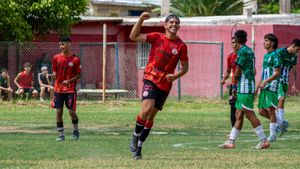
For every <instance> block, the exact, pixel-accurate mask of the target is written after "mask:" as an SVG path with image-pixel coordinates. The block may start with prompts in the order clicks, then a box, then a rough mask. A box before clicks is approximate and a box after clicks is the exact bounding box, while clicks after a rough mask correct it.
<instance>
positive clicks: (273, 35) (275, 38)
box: [264, 33, 278, 49]
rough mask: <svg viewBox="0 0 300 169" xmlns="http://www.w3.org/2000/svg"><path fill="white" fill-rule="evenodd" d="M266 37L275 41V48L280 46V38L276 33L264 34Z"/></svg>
mask: <svg viewBox="0 0 300 169" xmlns="http://www.w3.org/2000/svg"><path fill="white" fill-rule="evenodd" d="M264 39H268V40H269V41H271V42H274V44H273V48H274V49H277V48H278V38H277V36H276V35H275V34H273V33H268V34H266V35H265V36H264Z"/></svg>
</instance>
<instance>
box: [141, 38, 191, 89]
mask: <svg viewBox="0 0 300 169" xmlns="http://www.w3.org/2000/svg"><path fill="white" fill-rule="evenodd" d="M146 41H147V42H148V43H150V44H151V50H150V53H149V59H148V64H147V66H146V68H145V72H144V73H145V75H144V79H147V80H150V81H152V82H153V83H154V84H155V85H156V86H157V87H158V88H159V89H161V90H164V91H170V90H171V87H172V82H168V81H167V78H166V75H167V74H174V72H175V69H176V66H177V64H178V61H179V60H180V61H181V62H186V61H188V56H187V46H186V44H185V43H184V42H183V41H182V40H181V39H180V38H179V37H178V38H176V39H173V40H171V39H168V38H167V37H166V36H165V35H164V34H163V33H157V32H153V33H149V34H147V39H146Z"/></svg>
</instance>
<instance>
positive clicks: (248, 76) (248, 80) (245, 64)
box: [235, 45, 255, 94]
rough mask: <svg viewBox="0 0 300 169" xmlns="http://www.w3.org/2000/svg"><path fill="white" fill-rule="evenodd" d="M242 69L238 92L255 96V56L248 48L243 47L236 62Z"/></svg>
mask: <svg viewBox="0 0 300 169" xmlns="http://www.w3.org/2000/svg"><path fill="white" fill-rule="evenodd" d="M235 63H236V64H238V65H239V66H240V67H241V70H242V72H241V77H240V79H239V81H238V89H237V92H238V93H241V94H254V92H255V56H254V53H253V51H252V49H250V48H249V47H248V46H246V45H244V46H242V47H241V48H240V49H239V51H238V57H237V59H236V61H235Z"/></svg>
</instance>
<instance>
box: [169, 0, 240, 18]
mask: <svg viewBox="0 0 300 169" xmlns="http://www.w3.org/2000/svg"><path fill="white" fill-rule="evenodd" d="M170 9H171V12H174V13H176V14H178V15H180V16H212V15H237V14H242V12H243V0H201V1H199V0H171V8H170Z"/></svg>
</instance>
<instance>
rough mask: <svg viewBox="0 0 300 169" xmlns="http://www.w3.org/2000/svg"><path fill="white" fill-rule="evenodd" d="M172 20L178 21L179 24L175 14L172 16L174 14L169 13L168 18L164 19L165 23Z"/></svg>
mask: <svg viewBox="0 0 300 169" xmlns="http://www.w3.org/2000/svg"><path fill="white" fill-rule="evenodd" d="M172 18H176V19H177V20H178V21H179V23H180V19H179V18H178V16H177V15H176V14H174V13H171V14H170V15H168V16H167V17H166V19H165V22H169V20H170V19H172Z"/></svg>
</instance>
